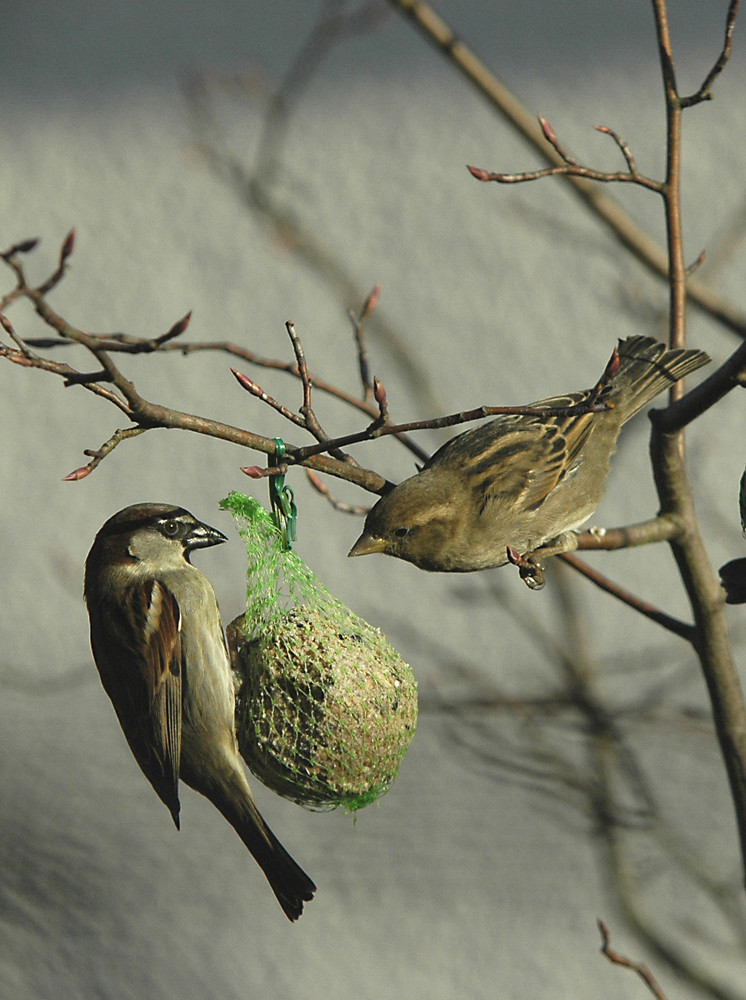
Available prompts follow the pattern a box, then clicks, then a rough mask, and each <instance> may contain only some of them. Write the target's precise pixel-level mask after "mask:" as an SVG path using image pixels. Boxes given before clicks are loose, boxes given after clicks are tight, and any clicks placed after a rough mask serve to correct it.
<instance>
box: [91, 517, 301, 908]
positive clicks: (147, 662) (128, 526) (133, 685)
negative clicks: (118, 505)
mask: <svg viewBox="0 0 746 1000" xmlns="http://www.w3.org/2000/svg"><path fill="white" fill-rule="evenodd" d="M224 541H226V537H225V535H224V534H222V532H220V531H218V530H217V529H215V528H210V527H208V525H206V524H202V523H201V522H200V521H198V520H197V519H196V518H195V517H193V516H192V514H190V513H189V512H188V511H186V510H184V509H183V508H182V507H173V506H171V505H169V504H160V503H140V504H135V505H134V506H131V507H126V508H125V509H124V510H120V511H119V513H118V514H115V515H114V516H113V517H111V518H110V519H109V520H108V521H107V522H106V524H104V526H103V527H102V528H101V530H100V531H99V533H98V534H97V535H96V539H95V541H94V543H93V547H92V548H91V551H90V552H89V554H88V559H87V560H86V567H85V588H84V589H85V599H86V604H87V605H88V614H89V617H90V622H91V647H92V649H93V656H94V659H95V661H96V666H97V667H98V672H99V674H100V675H101V681H102V683H103V686H104V688H105V690H106V693H107V694H108V695H109V697H110V698H111V700H112V703H113V705H114V709H115V711H116V713H117V716H118V718H119V722H120V725H121V727H122V730H123V731H124V735H125V737H126V738H127V742H128V743H129V746H130V749H131V750H132V753H133V754H134V756H135V760H136V761H137V763H138V764H139V765H140V767H141V768H142V771H143V773H144V774H145V777H146V778H147V779H148V781H149V782H150V783H151V785H152V786H153V788H154V789H155V791H156V792H157V794H158V795H159V796H160V798H161V799H162V800H163V802H164V803H165V804H166V806H168V808H169V810H170V811H171V815H172V817H173V820H174V823H175V824H176V826H177V827H178V826H179V808H180V806H179V780H182V781H184V782H185V783H186V784H187V785H190V786H191V787H192V788H194V789H195V790H196V791H198V792H201V793H202V795H204V796H206V797H207V798H208V799H209V800H210V801H211V802H212V804H213V805H214V806H216V807H217V808H218V809H219V810H220V812H221V813H222V814H223V816H225V818H226V819H227V820H228V822H229V823H230V824H231V826H233V827H234V829H235V830H236V833H237V834H238V835H239V837H240V838H241V840H242V841H243V842H244V844H245V845H246V846H247V847H248V849H249V851H251V853H252V854H253V856H254V858H255V859H256V861H257V862H258V863H259V865H260V866H261V868H262V870H263V871H264V874H265V875H266V877H267V879H268V881H269V884H270V885H271V886H272V889H273V891H274V894H275V896H276V897H277V899H278V901H279V903H280V906H281V907H282V908H283V910H284V911H285V913H286V915H287V916H288V918H289V919H290V920H297V919H298V917H299V916H300V915H301V913H302V912H303V903H304V901H306V900H310V899H311V898H312V897H313V894H314V892H315V891H316V886H315V885H314V884H313V882H312V881H311V879H310V878H309V877H308V876H307V875H306V873H305V872H304V871H303V870H302V869H301V868H300V867H299V866H298V865H297V864H296V862H295V861H294V860H293V859H292V858H291V857H290V855H289V854H288V853H287V851H286V850H285V848H284V847H283V846H282V844H281V843H280V842H279V841H278V840H277V838H276V837H275V835H274V834H273V833H272V831H271V830H270V828H269V827H268V826H267V824H266V823H265V822H264V820H263V819H262V816H261V815H260V813H259V810H258V809H257V807H256V805H255V804H254V800H253V798H252V795H251V789H250V788H249V783H248V781H247V778H246V773H245V771H244V767H243V763H242V761H241V758H240V756H239V753H238V748H237V744H236V732H235V721H234V713H235V697H236V693H235V686H234V680H233V673H232V671H231V666H230V661H229V659H228V652H227V650H226V645H225V639H224V636H223V627H222V624H221V621H220V612H219V611H218V603H217V599H216V597H215V591H214V590H213V589H212V585H211V584H210V581H209V580H208V579H207V577H205V576H204V575H203V574H202V573H200V571H199V570H198V569H196V568H195V567H194V566H192V564H191V563H190V561H189V557H190V554H191V553H192V552H193V551H194V550H195V549H200V548H206V547H207V546H211V545H218V544H220V543H221V542H224Z"/></svg>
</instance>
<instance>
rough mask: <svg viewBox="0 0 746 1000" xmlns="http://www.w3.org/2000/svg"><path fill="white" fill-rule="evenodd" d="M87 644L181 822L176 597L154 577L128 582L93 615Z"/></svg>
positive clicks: (125, 727)
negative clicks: (115, 600)
mask: <svg viewBox="0 0 746 1000" xmlns="http://www.w3.org/2000/svg"><path fill="white" fill-rule="evenodd" d="M91 642H92V645H93V654H94V658H95V660H96V664H97V666H98V669H99V673H100V674H101V680H102V682H103V685H104V688H105V689H106V692H107V694H108V695H109V697H110V698H111V700H112V703H113V704H114V708H115V710H116V713H117V716H118V718H119V722H120V725H121V727H122V731H123V732H124V735H125V736H126V738H127V742H128V743H129V745H130V749H131V750H132V753H133V754H134V756H135V759H136V760H137V763H138V764H139V765H140V767H141V768H142V770H143V773H144V774H145V776H146V777H147V779H148V780H149V781H150V783H151V785H152V786H153V788H154V789H155V790H156V792H157V793H158V795H159V796H160V798H161V799H162V800H163V802H164V803H165V804H166V805H167V806H168V808H169V809H170V811H171V815H172V816H173V819H174V823H176V825H177V826H178V825H179V795H178V784H179V762H180V759H181V725H182V694H183V684H184V662H183V653H182V640H181V613H180V611H179V605H178V603H177V601H176V598H175V597H174V595H173V594H172V593H171V591H170V590H169V589H168V588H167V587H166V586H164V584H162V583H160V582H159V581H158V580H155V579H152V578H151V579H146V580H143V581H142V582H138V583H136V584H134V585H133V586H130V587H128V588H127V589H126V590H125V591H124V594H123V595H122V596H121V598H120V599H119V600H118V601H117V602H116V603H108V604H107V605H106V606H105V607H103V608H102V609H101V613H100V614H98V615H96V616H95V619H94V618H92V628H91Z"/></svg>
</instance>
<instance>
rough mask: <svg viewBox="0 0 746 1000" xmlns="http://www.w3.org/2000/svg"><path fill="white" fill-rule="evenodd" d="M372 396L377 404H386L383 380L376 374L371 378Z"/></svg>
mask: <svg viewBox="0 0 746 1000" xmlns="http://www.w3.org/2000/svg"><path fill="white" fill-rule="evenodd" d="M373 398H374V399H375V401H376V402H377V403H378V405H379V406H384V405H385V404H386V390H385V389H384V387H383V382H382V381H381V380H380V379H379V378H378V377H377V376H374V378H373Z"/></svg>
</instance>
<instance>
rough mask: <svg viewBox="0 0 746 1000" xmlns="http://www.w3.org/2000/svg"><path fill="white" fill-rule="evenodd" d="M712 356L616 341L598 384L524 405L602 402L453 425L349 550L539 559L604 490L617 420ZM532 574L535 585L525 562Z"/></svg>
mask: <svg viewBox="0 0 746 1000" xmlns="http://www.w3.org/2000/svg"><path fill="white" fill-rule="evenodd" d="M709 360H710V359H709V357H708V356H707V355H706V354H705V353H704V352H703V351H696V350H683V349H674V350H669V349H668V348H667V347H666V346H665V344H660V343H657V342H656V341H655V340H653V339H652V338H650V337H628V338H627V339H626V340H623V341H620V343H619V347H618V359H617V357H616V356H615V355H613V356H612V360H611V361H610V362H609V365H608V366H607V369H606V372H605V373H604V376H602V379H601V381H600V382H599V383H598V384H597V386H596V388H595V389H588V390H585V391H582V392H574V393H570V394H568V395H566V396H554V397H552V398H551V399H542V400H540V401H539V402H537V403H532V404H530V405H531V406H532V407H541V408H542V409H543V408H547V410H551V408H557V407H569V406H573V405H577V404H579V403H583V402H584V401H589V400H594V402H595V403H597V404H599V406H600V405H602V404H608V405H609V409H598V408H597V409H596V411H595V412H585V413H582V412H581V413H575V414H574V415H567V414H564V415H562V414H552V413H551V412H548V413H547V416H546V417H544V416H528V415H510V416H500V417H497V419H496V420H492V421H491V422H490V423H487V424H483V425H482V426H480V427H475V428H474V429H472V430H468V431H466V432H465V433H463V434H459V435H458V436H457V437H455V438H452V439H451V440H450V441H448V442H447V443H446V444H444V445H443V447H442V448H440V449H439V450H438V451H436V452H435V454H434V455H433V456H432V458H430V459H429V460H428V461H427V462H426V463H425V465H424V467H423V468H422V470H421V471H420V472H418V473H417V474H416V475H415V476H412V477H411V478H410V479H407V480H405V481H404V482H403V483H400V484H399V485H398V486H395V487H394V488H393V489H392V490H391V491H390V492H389V493H386V494H384V496H383V497H381V499H380V500H379V501H378V503H376V505H375V506H374V507H373V508H372V509H371V510H370V511H369V513H368V516H367V518H366V520H365V529H364V531H363V533H362V535H361V536H360V538H358V540H357V541H356V542H355V544H354V545H353V547H352V549H351V550H350V553H349V554H350V555H351V556H362V555H368V554H369V553H371V552H384V553H386V554H387V555H391V556H396V557H397V558H399V559H405V560H407V561H408V562H412V563H414V564H415V566H419V567H420V569H426V570H433V571H442V572H447V573H457V572H467V571H469V570H478V569H488V568H489V567H491V566H502V565H504V564H505V563H506V562H508V561H509V560H510V561H515V562H517V563H518V564H519V565H523V566H524V568H525V567H526V565H527V563H528V562H530V560H526V559H525V558H524V557H527V556H530V555H532V554H533V553H535V552H536V550H537V549H539V550H541V549H542V547H546V548H544V551H543V552H542V551H539V552H538V553H537V555H538V556H539V557H541V556H542V555H544V554H546V555H548V554H555V553H556V552H561V551H566V550H567V549H569V548H573V547H574V539H575V536H574V535H572V534H571V532H572V531H573V529H575V528H577V527H578V526H579V525H581V524H582V523H583V522H584V521H585V520H586V519H587V518H588V517H590V516H591V514H592V513H593V511H594V510H595V509H596V507H597V506H598V504H599V502H600V500H601V496H602V494H603V487H604V482H605V480H606V475H607V473H608V471H609V460H610V458H611V456H612V454H613V453H614V451H615V449H616V440H617V436H618V435H619V431H620V430H621V427H622V424H624V423H625V422H626V421H627V420H629V419H630V417H633V416H634V415H635V414H636V413H637V412H638V410H640V409H641V408H642V407H643V406H644V405H645V404H646V403H648V402H649V401H650V400H651V399H653V397H654V396H657V395H658V393H659V392H662V391H663V389H666V388H669V387H670V386H672V385H673V384H674V383H675V382H676V381H678V379H680V378H682V377H683V376H684V375H687V374H688V373H689V372H693V371H696V369H697V368H700V367H701V366H702V365H705V364H707V363H708V362H709ZM594 397H595V399H594ZM522 575H523V574H522ZM527 576H528V577H529V579H527V582H528V583H529V585H531V581H530V576H531V573H530V567H529V573H528V574H527ZM537 585H540V584H537Z"/></svg>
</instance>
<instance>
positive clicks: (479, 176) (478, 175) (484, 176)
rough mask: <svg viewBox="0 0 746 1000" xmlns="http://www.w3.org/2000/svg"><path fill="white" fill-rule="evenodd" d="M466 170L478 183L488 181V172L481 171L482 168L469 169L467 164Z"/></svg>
mask: <svg viewBox="0 0 746 1000" xmlns="http://www.w3.org/2000/svg"><path fill="white" fill-rule="evenodd" d="M466 169H467V170H468V171H469V173H470V174H471V176H472V177H474V178H475V179H476V180H478V181H488V180H489V179H490V175H489V171H487V170H484V169H482V167H470V166H469V165H468V164H467V165H466Z"/></svg>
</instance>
